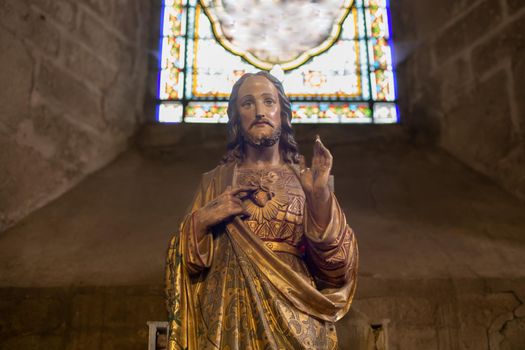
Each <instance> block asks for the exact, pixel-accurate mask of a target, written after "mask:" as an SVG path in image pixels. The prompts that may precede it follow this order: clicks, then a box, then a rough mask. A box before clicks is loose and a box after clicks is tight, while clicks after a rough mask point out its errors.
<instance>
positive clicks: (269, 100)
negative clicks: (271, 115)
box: [264, 98, 275, 106]
mask: <svg viewBox="0 0 525 350" xmlns="http://www.w3.org/2000/svg"><path fill="white" fill-rule="evenodd" d="M274 103H275V101H274V100H273V99H271V98H267V99H265V100H264V104H265V105H267V106H271V105H273V104H274Z"/></svg>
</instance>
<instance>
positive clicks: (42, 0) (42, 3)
mask: <svg viewBox="0 0 525 350" xmlns="http://www.w3.org/2000/svg"><path fill="white" fill-rule="evenodd" d="M28 2H29V3H30V4H33V5H35V6H36V7H37V8H39V9H40V10H41V11H43V12H44V13H46V14H47V15H50V16H51V17H52V18H53V19H55V20H56V21H57V22H59V23H60V24H63V25H64V26H65V27H66V28H68V29H72V28H74V27H75V22H76V8H75V7H74V5H73V3H71V2H67V1H64V0H28Z"/></svg>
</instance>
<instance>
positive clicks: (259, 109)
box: [255, 101, 265, 119]
mask: <svg viewBox="0 0 525 350" xmlns="http://www.w3.org/2000/svg"><path fill="white" fill-rule="evenodd" d="M264 111H265V106H264V102H262V101H257V102H256V103H255V118H257V119H261V118H264V117H265V114H264V113H265V112H264Z"/></svg>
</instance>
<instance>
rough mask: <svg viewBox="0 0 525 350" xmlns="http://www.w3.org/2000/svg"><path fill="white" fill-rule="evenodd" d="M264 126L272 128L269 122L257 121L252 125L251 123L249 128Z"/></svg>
mask: <svg viewBox="0 0 525 350" xmlns="http://www.w3.org/2000/svg"><path fill="white" fill-rule="evenodd" d="M265 124H266V125H269V126H271V127H272V128H273V125H272V123H270V122H268V121H257V122H254V123H252V126H251V127H252V128H253V127H254V126H258V125H265Z"/></svg>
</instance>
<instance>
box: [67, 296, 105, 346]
mask: <svg viewBox="0 0 525 350" xmlns="http://www.w3.org/2000/svg"><path fill="white" fill-rule="evenodd" d="M104 307H105V306H104V298H102V297H101V296H100V295H97V294H95V293H78V294H75V295H74V296H73V301H72V304H71V313H72V315H71V328H72V329H74V330H75V332H85V331H86V330H98V329H100V328H101V327H102V325H103V324H104ZM99 336H100V335H99Z"/></svg>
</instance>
